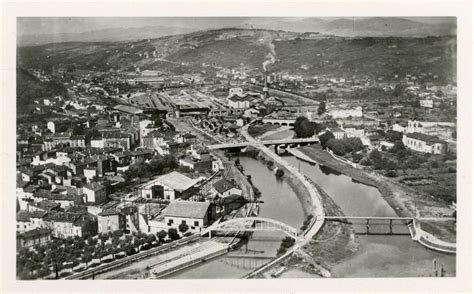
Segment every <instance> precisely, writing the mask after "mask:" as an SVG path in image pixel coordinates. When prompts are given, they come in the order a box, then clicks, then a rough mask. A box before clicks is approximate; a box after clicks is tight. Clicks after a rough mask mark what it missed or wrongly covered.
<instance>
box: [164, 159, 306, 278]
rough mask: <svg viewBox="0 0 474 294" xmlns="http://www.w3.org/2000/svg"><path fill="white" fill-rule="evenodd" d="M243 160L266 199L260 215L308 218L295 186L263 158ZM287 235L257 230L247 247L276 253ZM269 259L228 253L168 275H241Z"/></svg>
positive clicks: (290, 220)
mask: <svg viewBox="0 0 474 294" xmlns="http://www.w3.org/2000/svg"><path fill="white" fill-rule="evenodd" d="M239 160H240V164H241V165H242V166H243V168H244V172H245V174H247V175H250V176H251V177H252V182H253V183H254V185H255V186H256V187H257V188H258V189H259V190H260V192H261V193H262V195H261V197H260V198H259V200H261V201H263V202H264V203H261V204H260V212H259V215H258V216H259V217H266V218H271V219H274V220H278V221H281V222H284V223H286V224H288V225H291V226H293V227H295V228H300V227H301V225H302V224H303V221H304V215H303V208H302V206H301V203H300V201H299V200H298V198H297V196H296V194H295V193H294V192H293V190H292V189H291V187H290V186H289V185H288V184H287V183H286V182H284V181H281V180H277V179H276V177H275V174H274V172H273V171H271V170H269V169H268V168H267V166H266V165H265V164H264V163H263V162H261V161H259V160H255V159H253V158H249V157H244V156H240V157H239ZM283 237H284V234H283V233H275V232H270V233H266V232H255V233H254V234H253V235H252V237H251V239H250V240H249V242H248V243H247V245H246V246H245V247H246V248H245V249H247V250H248V251H250V252H254V254H257V255H260V254H261V255H265V256H276V252H277V250H278V248H279V247H280V243H281V239H282V238H283ZM268 261H269V260H263V259H251V258H246V259H240V260H235V259H233V258H229V257H228V256H226V255H224V256H221V257H217V258H215V259H213V260H211V261H208V262H205V263H202V264H200V265H197V266H194V267H191V268H188V269H185V270H182V271H179V272H177V273H175V274H171V275H169V276H167V278H172V279H173V278H185V279H199V278H206V279H211V278H240V277H242V276H244V275H245V274H247V273H248V272H250V271H252V269H254V268H257V267H259V266H261V265H263V262H268Z"/></svg>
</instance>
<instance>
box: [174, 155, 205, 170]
mask: <svg viewBox="0 0 474 294" xmlns="http://www.w3.org/2000/svg"><path fill="white" fill-rule="evenodd" d="M212 163H213V159H212V157H211V156H210V155H209V154H205V155H201V156H200V159H197V158H193V157H191V156H186V157H184V158H181V159H179V165H181V166H187V167H189V168H190V169H192V170H195V171H198V172H202V173H204V172H210V171H211V170H212V168H213V165H212Z"/></svg>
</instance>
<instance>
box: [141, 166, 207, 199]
mask: <svg viewBox="0 0 474 294" xmlns="http://www.w3.org/2000/svg"><path fill="white" fill-rule="evenodd" d="M198 182H199V180H195V179H191V178H189V177H187V176H185V175H183V174H181V173H179V172H176V171H173V172H171V173H168V174H165V175H162V176H159V177H157V178H155V179H153V180H151V181H149V182H147V183H145V184H143V185H141V186H139V187H138V190H139V193H140V195H141V197H143V198H146V199H162V200H169V201H174V200H176V199H178V198H182V197H186V196H189V194H190V193H192V189H191V188H192V187H193V186H194V185H196V184H197V183H198Z"/></svg>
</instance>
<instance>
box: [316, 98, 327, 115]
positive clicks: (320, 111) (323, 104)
mask: <svg viewBox="0 0 474 294" xmlns="http://www.w3.org/2000/svg"><path fill="white" fill-rule="evenodd" d="M325 112H326V102H324V101H321V102H320V103H319V107H318V115H321V114H323V113H325Z"/></svg>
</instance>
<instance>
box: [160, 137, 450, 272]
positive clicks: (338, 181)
mask: <svg viewBox="0 0 474 294" xmlns="http://www.w3.org/2000/svg"><path fill="white" fill-rule="evenodd" d="M288 134H290V132H288V131H285V134H284V135H281V134H275V136H282V137H283V136H285V137H287V136H288ZM270 139H274V138H270ZM284 158H285V160H287V161H289V162H290V163H291V164H292V165H294V166H295V167H299V169H300V171H301V172H302V173H304V174H305V175H306V176H308V177H309V178H311V179H312V180H313V181H314V182H316V183H317V184H318V185H320V186H321V187H322V188H323V189H324V190H325V191H326V192H327V194H328V195H329V196H331V198H332V199H333V200H334V201H335V202H336V203H337V204H338V205H339V206H340V207H341V209H342V210H343V211H344V214H345V215H348V216H396V213H395V211H394V210H393V209H392V208H391V207H390V206H389V205H388V203H387V202H386V201H385V200H384V199H383V198H382V196H381V194H380V193H379V191H378V190H377V189H376V188H374V187H370V186H367V185H364V184H360V183H356V182H354V181H352V179H351V178H350V177H348V176H345V175H341V174H339V173H337V172H335V171H333V170H331V169H329V168H327V167H324V166H319V165H311V164H309V163H306V162H304V161H300V160H298V159H297V158H295V157H293V156H288V155H287V156H285V157H284ZM239 159H240V163H241V165H242V166H243V168H244V170H245V174H249V175H251V177H252V181H253V183H254V185H255V186H256V187H257V188H258V189H259V190H260V191H261V193H262V195H261V198H260V200H262V201H263V202H264V203H261V204H260V213H259V216H260V217H267V218H272V219H275V220H279V221H281V222H284V223H287V224H289V225H291V226H293V227H295V228H300V227H301V225H302V223H303V220H304V216H303V209H302V206H301V203H300V202H299V200H298V198H297V196H296V195H295V193H294V192H293V190H292V189H291V188H290V186H289V185H288V184H287V183H286V182H284V181H280V180H277V179H276V177H275V175H274V173H273V171H271V170H269V169H268V168H267V167H266V165H265V164H264V163H263V162H261V161H259V160H256V159H253V158H249V157H244V156H239ZM356 227H357V228H356V230H359V229H361V228H359V227H365V226H356ZM387 228H388V227H387V225H386V224H385V225H384V226H381V228H379V230H387ZM362 229H363V228H362ZM372 230H373V228H372V227H371V231H372ZM375 230H377V228H375ZM397 230H398V231H399V232H406V230H407V229H406V227H404V226H397V227H396V229H394V232H396V231H397ZM282 237H283V234H276V233H260V232H256V233H254V234H253V236H252V237H251V239H250V240H249V242H248V244H247V245H246V248H247V249H248V250H250V251H253V252H260V253H262V254H265V255H266V256H268V255H273V256H275V255H276V251H277V249H278V247H279V246H280V241H281V239H282ZM357 238H358V240H359V243H360V246H359V250H358V251H357V252H356V253H355V254H354V255H353V256H351V257H348V258H346V259H344V260H343V261H342V262H340V263H339V264H337V265H336V266H335V267H334V268H333V269H332V271H331V272H332V275H333V276H334V277H418V276H432V275H433V272H432V268H433V260H434V259H436V261H437V264H438V267H439V266H440V265H441V264H443V267H444V269H445V271H446V275H447V276H454V275H455V272H456V257H455V255H450V254H443V253H439V252H435V251H432V250H429V249H426V248H425V247H423V246H422V245H420V244H419V243H417V242H414V241H412V240H411V238H410V237H409V236H407V235H391V236H388V235H383V236H382V235H358V237H357ZM266 261H268V260H262V259H251V258H246V259H235V258H229V254H227V255H224V256H220V257H217V258H214V259H212V260H210V261H207V262H204V263H201V264H199V265H196V266H193V267H190V268H187V269H185V270H181V271H179V272H176V273H174V274H171V275H169V276H167V278H169V279H178V278H184V279H199V278H207V279H210V278H240V277H242V276H243V275H245V274H247V273H248V272H250V271H252V269H254V268H256V267H258V266H259V265H261V264H262V263H263V262H266ZM282 277H288V278H289V277H292V278H309V277H313V276H312V275H310V274H306V273H304V272H301V271H290V272H289V273H288V274H283V275H282Z"/></svg>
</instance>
